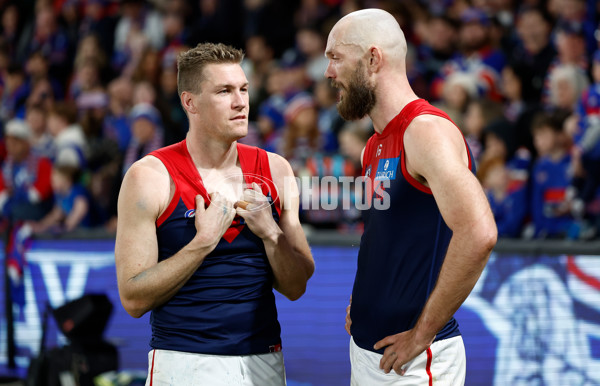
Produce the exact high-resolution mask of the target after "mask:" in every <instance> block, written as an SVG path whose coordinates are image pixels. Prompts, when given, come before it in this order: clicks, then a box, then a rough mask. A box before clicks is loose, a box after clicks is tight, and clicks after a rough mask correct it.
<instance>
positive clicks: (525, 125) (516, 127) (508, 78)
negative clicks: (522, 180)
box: [501, 64, 539, 153]
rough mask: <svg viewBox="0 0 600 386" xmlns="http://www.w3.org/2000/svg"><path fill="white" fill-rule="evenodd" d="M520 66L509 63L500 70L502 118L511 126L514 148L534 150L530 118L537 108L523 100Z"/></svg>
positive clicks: (535, 104)
mask: <svg viewBox="0 0 600 386" xmlns="http://www.w3.org/2000/svg"><path fill="white" fill-rule="evenodd" d="M519 73H520V68H519V67H517V65H515V64H509V65H507V66H506V67H504V69H503V70H502V83H501V91H502V95H503V96H504V118H503V121H504V123H505V124H506V125H507V126H512V132H513V135H514V138H513V140H514V143H515V148H517V149H519V148H525V149H527V151H529V152H530V153H532V152H534V147H533V137H532V136H531V130H530V128H531V120H532V119H533V116H534V115H535V113H536V112H537V110H539V104H538V103H532V102H528V101H526V100H525V97H524V96H523V81H522V79H521V78H520V77H519Z"/></svg>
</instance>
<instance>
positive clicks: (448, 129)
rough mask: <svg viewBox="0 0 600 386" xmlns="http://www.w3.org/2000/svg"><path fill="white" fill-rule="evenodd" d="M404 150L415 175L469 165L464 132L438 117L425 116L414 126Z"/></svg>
mask: <svg viewBox="0 0 600 386" xmlns="http://www.w3.org/2000/svg"><path fill="white" fill-rule="evenodd" d="M404 149H405V154H406V161H407V166H408V168H409V172H414V173H411V174H416V175H423V174H428V173H427V169H430V168H435V167H437V166H439V165H442V164H446V165H449V164H453V163H454V162H460V163H462V164H463V165H464V166H467V165H468V163H469V159H468V154H467V150H466V145H465V141H464V137H463V136H462V133H461V132H460V130H459V129H458V128H457V127H456V125H454V123H452V122H451V121H449V120H448V119H445V118H442V117H438V116H434V115H421V116H418V117H416V118H415V119H414V120H413V121H412V122H411V124H410V125H409V126H408V128H407V129H406V132H405V134H404ZM436 165H437V166H436Z"/></svg>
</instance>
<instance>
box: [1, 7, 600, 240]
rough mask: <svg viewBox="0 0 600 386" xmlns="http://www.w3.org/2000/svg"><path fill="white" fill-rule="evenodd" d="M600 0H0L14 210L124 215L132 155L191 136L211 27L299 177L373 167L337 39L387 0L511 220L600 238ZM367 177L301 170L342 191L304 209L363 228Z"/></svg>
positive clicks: (253, 135)
mask: <svg viewBox="0 0 600 386" xmlns="http://www.w3.org/2000/svg"><path fill="white" fill-rule="evenodd" d="M598 6H599V5H598V4H597V2H596V1H595V0H547V1H541V0H537V1H536V0H522V1H516V0H472V1H466V0H432V1H425V0H403V1H392V0H388V1H385V0H380V1H376V0H373V1H369V0H363V1H361V0H286V1H279V0H153V1H150V0H148V1H144V0H120V1H117V0H37V1H36V0H18V1H16V0H15V1H10V0H0V15H1V17H0V30H1V34H0V161H1V165H2V167H1V175H0V211H1V213H2V223H3V224H4V226H6V223H7V222H8V221H9V220H12V221H23V220H26V221H29V224H30V225H31V228H32V230H33V231H34V232H37V233H41V232H51V233H54V234H57V233H62V232H68V231H71V230H74V229H77V228H81V227H96V228H97V227H102V228H103V229H106V230H108V231H114V230H115V226H116V221H115V219H116V202H117V196H118V190H119V186H120V182H121V179H122V176H123V175H124V173H125V172H126V171H127V169H128V167H130V165H131V164H132V163H133V162H135V161H136V160H138V159H139V158H141V157H143V156H144V155H145V154H147V153H148V152H150V151H152V150H155V149H157V148H159V147H161V146H164V145H168V144H172V143H175V142H178V141H180V140H182V139H184V138H185V135H186V131H187V119H186V116H185V113H184V111H183V109H182V108H181V106H180V103H179V98H178V95H177V68H176V57H177V54H178V53H179V52H180V51H181V50H185V49H187V48H189V47H193V46H195V45H196V44H197V43H199V42H223V43H227V44H231V45H233V46H236V47H239V48H242V49H244V51H245V53H246V57H245V59H244V62H243V68H244V70H245V72H246V75H247V77H248V79H249V81H250V106H251V108H250V127H249V134H248V136H247V137H246V138H245V139H243V140H242V142H245V143H248V144H251V145H256V146H260V147H262V148H264V149H267V150H269V151H273V152H277V153H279V154H281V155H283V156H285V157H286V158H287V159H288V160H289V161H290V163H291V165H292V167H293V169H294V171H295V173H296V175H297V176H299V177H300V178H301V179H303V180H307V179H308V180H309V181H315V179H311V178H312V177H324V176H334V177H342V176H358V175H360V172H361V170H360V169H361V167H360V153H361V150H362V148H363V147H364V145H365V143H366V141H367V139H368V137H369V136H370V135H371V134H372V133H373V129H372V125H371V122H370V121H369V119H368V118H366V119H364V120H362V121H359V122H344V121H343V120H342V119H341V118H340V117H339V115H338V113H337V111H336V106H335V105H336V101H337V91H336V90H335V89H334V88H332V87H331V85H330V83H329V81H328V80H327V79H324V76H323V73H324V72H325V69H326V67H327V60H326V58H325V57H324V55H323V52H324V48H325V44H326V40H327V35H328V33H329V31H330V29H331V27H332V26H333V24H335V22H336V21H337V20H339V18H340V17H341V16H343V15H345V14H347V13H349V12H351V11H354V10H357V9H361V8H370V7H376V8H382V9H385V10H387V11H389V12H390V13H392V14H393V15H394V16H395V17H396V18H397V20H398V22H399V23H400V25H401V26H402V28H403V31H404V33H405V36H406V38H407V41H408V57H407V72H408V76H409V80H410V82H411V84H412V86H413V88H414V89H415V91H416V92H417V95H419V96H420V97H422V98H425V99H427V100H429V101H430V102H431V103H432V104H434V105H436V106H438V107H440V108H441V109H443V110H444V111H445V112H447V113H448V114H449V115H450V117H451V118H452V119H453V121H454V122H455V123H456V124H457V125H458V127H459V128H460V129H461V130H462V131H463V133H464V135H465V138H466V141H467V142H468V144H469V145H470V148H471V150H472V151H473V153H474V156H475V158H476V160H477V163H478V172H477V176H478V178H479V179H480V181H481V183H482V185H483V187H484V189H485V191H486V194H487V195H488V198H489V201H490V204H491V206H492V209H493V212H494V215H495V217H496V221H497V223H498V228H499V234H500V236H501V237H513V238H569V239H592V238H597V237H598V236H597V235H598V233H599V232H598V229H599V228H600V194H599V193H600V189H599V185H600V51H599V47H600V29H598V27H599V25H598V9H597V8H598ZM358 193H359V192H356V191H355V189H354V186H353V185H352V184H351V185H348V184H341V183H340V184H339V185H336V184H326V185H323V184H305V185H304V186H303V189H302V194H303V195H307V194H308V195H312V196H316V197H318V198H319V199H320V201H321V202H326V203H328V204H329V205H321V206H320V207H314V206H312V207H310V208H307V207H304V208H302V212H301V216H302V220H303V221H304V223H305V224H307V225H310V226H312V227H315V228H332V229H337V230H338V231H340V232H355V231H358V232H359V231H360V230H361V226H362V225H361V222H360V213H359V212H358V211H357V210H356V209H355V208H356V205H352V203H353V202H352V201H354V200H357V199H359V198H358V196H359V195H360V194H358ZM342 201H344V202H342ZM348 201H349V202H348ZM304 202H306V200H304ZM331 204H337V205H331ZM331 208H333V210H332V209H331ZM344 208H347V210H344Z"/></svg>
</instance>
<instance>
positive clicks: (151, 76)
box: [131, 47, 161, 88]
mask: <svg viewBox="0 0 600 386" xmlns="http://www.w3.org/2000/svg"><path fill="white" fill-rule="evenodd" d="M160 66H161V62H160V55H159V52H158V51H157V50H155V49H153V48H150V47H146V49H145V50H144V52H143V53H142V56H141V58H140V61H139V62H138V64H137V67H136V68H135V70H134V72H133V75H132V77H131V79H132V80H133V82H134V83H139V82H148V83H150V84H151V85H152V87H154V88H156V87H158V82H159V78H160V70H161V67H160Z"/></svg>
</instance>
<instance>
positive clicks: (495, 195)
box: [477, 157, 528, 238]
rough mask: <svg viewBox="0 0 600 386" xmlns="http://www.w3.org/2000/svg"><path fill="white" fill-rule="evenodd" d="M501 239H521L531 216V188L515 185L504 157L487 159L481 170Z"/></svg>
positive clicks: (479, 175) (482, 181) (479, 171)
mask: <svg viewBox="0 0 600 386" xmlns="http://www.w3.org/2000/svg"><path fill="white" fill-rule="evenodd" d="M477 178H479V180H480V181H481V185H482V186H483V190H484V191H485V194H486V196H487V198H488V201H489V203H490V207H491V209H492V213H493V214H494V219H495V220H496V226H497V227H498V236H500V237H513V238H514V237H519V236H520V234H521V230H522V227H523V223H524V220H525V217H526V215H527V209H528V204H527V185H526V184H521V185H520V186H519V185H514V184H511V181H510V173H509V170H508V168H507V165H506V164H505V161H504V159H503V158H501V157H494V158H487V159H486V160H484V161H482V162H481V165H480V166H479V169H478V171H477Z"/></svg>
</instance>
